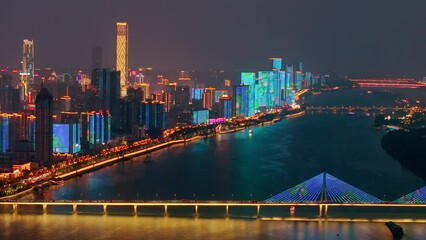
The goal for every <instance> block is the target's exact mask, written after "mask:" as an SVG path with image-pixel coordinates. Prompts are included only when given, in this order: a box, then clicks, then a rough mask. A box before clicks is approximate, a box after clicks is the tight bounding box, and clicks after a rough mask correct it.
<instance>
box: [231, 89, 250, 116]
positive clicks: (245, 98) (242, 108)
mask: <svg viewBox="0 0 426 240" xmlns="http://www.w3.org/2000/svg"><path fill="white" fill-rule="evenodd" d="M249 101H250V95H249V86H248V85H237V86H234V114H233V115H234V116H245V117H247V116H249V108H250V106H249Z"/></svg>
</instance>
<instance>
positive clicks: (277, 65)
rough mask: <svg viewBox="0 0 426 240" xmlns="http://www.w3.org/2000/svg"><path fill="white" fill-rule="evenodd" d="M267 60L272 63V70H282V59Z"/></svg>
mask: <svg viewBox="0 0 426 240" xmlns="http://www.w3.org/2000/svg"><path fill="white" fill-rule="evenodd" d="M269 60H271V61H272V69H273V70H277V71H280V70H281V69H282V65H283V59H282V58H270V59H269Z"/></svg>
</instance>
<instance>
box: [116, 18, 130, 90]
mask: <svg viewBox="0 0 426 240" xmlns="http://www.w3.org/2000/svg"><path fill="white" fill-rule="evenodd" d="M128 33H129V29H128V26H127V23H126V22H117V48H116V70H117V71H119V72H120V96H121V97H122V98H124V97H126V96H127V80H128V76H127V71H128V45H129V41H128Z"/></svg>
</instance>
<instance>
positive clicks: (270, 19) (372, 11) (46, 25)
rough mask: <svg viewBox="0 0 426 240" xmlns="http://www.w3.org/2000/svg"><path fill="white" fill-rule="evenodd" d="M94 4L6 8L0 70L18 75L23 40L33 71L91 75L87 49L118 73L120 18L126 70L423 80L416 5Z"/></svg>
mask: <svg viewBox="0 0 426 240" xmlns="http://www.w3.org/2000/svg"><path fill="white" fill-rule="evenodd" d="M24 3H26V8H24V9H23V10H22V11H23V13H22V14H19V16H18V15H16V14H15V15H14V14H13V12H14V11H12V10H13V9H15V8H17V7H18V6H20V5H21V4H24ZM100 3H101V2H98V1H92V2H90V3H83V2H79V1H77V2H76V1H74V2H73V3H57V2H53V1H47V2H44V3H31V2H27V1H19V2H12V1H7V2H6V3H4V9H5V14H4V15H2V16H1V17H0V20H2V21H0V27H2V29H4V32H7V33H8V34H7V35H5V36H6V37H5V38H2V44H1V46H0V52H1V53H2V54H1V55H0V65H7V66H11V67H17V68H19V64H20V57H21V56H20V46H19V45H20V44H21V43H22V40H23V39H26V38H28V39H34V42H35V45H37V51H36V53H35V54H36V55H37V59H36V66H40V67H47V66H52V67H55V68H59V67H75V68H87V69H89V68H90V64H91V50H92V48H93V47H94V46H101V47H102V48H103V49H104V53H105V54H104V59H103V62H105V64H104V65H105V67H108V66H109V67H112V66H115V63H114V62H115V56H114V55H115V43H114V42H115V37H114V35H115V27H114V25H115V22H118V21H125V22H128V23H129V25H131V26H132V34H130V36H129V67H131V68H137V67H139V66H153V67H155V68H159V69H209V68H224V69H229V70H248V69H255V68H256V69H257V67H256V66H261V68H267V65H266V64H265V63H264V62H263V61H260V59H265V58H269V57H274V56H283V57H284V58H286V59H288V60H289V62H298V61H300V60H301V59H303V61H304V64H305V65H306V66H308V67H310V68H311V69H312V71H313V72H322V73H324V72H328V71H330V70H336V71H338V72H343V73H347V74H350V75H386V74H395V75H409V76H412V75H414V76H418V77H422V76H424V75H425V71H424V66H425V64H426V63H425V61H426V60H425V59H424V57H423V56H424V55H425V54H424V53H425V52H426V46H425V44H424V42H426V41H425V40H426V34H425V32H424V31H422V30H423V28H422V26H424V25H425V21H426V20H424V18H422V14H423V13H422V11H421V9H424V7H425V5H426V3H424V2H422V1H414V2H411V4H410V5H408V4H404V3H402V2H401V3H388V2H384V1H375V2H374V3H371V2H366V1H365V2H357V3H332V2H326V3H316V2H312V1H306V2H304V3H294V2H285V3H284V2H278V1H270V2H268V3H266V2H260V1H248V2H247V1H244V4H243V2H242V1H233V2H232V3H229V2H223V1H222V2H221V1H219V2H217V1H215V2H214V3H213V2H204V3H199V2H194V1H181V2H179V3H175V2H171V1H161V2H149V1H145V2H141V3H130V2H128V3H127V2H126V3H124V4H123V3H116V2H114V1H107V2H102V3H103V5H100ZM271 6H273V7H271ZM98 7H99V8H101V9H103V10H104V11H98V10H97V8H98ZM47 9H49V11H48V12H47ZM288 9H300V11H286V10H288ZM8 10H10V11H8ZM43 13H49V14H43ZM75 13H78V15H79V16H87V17H79V18H76V17H74V16H76V15H75ZM262 13H263V14H262ZM299 13H300V14H299ZM99 14H101V15H99ZM183 16H189V17H183ZM251 16H257V17H251ZM3 18H4V20H3ZM52 18H54V19H55V21H50V19H52ZM8 22H13V23H14V24H13V26H12V25H10V24H8ZM64 46H67V47H64ZM76 49H77V50H76ZM58 53H61V54H63V55H65V56H66V57H62V56H58Z"/></svg>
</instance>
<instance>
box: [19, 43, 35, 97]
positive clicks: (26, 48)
mask: <svg viewBox="0 0 426 240" xmlns="http://www.w3.org/2000/svg"><path fill="white" fill-rule="evenodd" d="M20 75H21V100H22V101H27V99H28V93H29V91H30V89H29V85H30V84H33V83H34V41H33V40H29V39H24V41H23V43H22V70H21V73H20Z"/></svg>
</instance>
